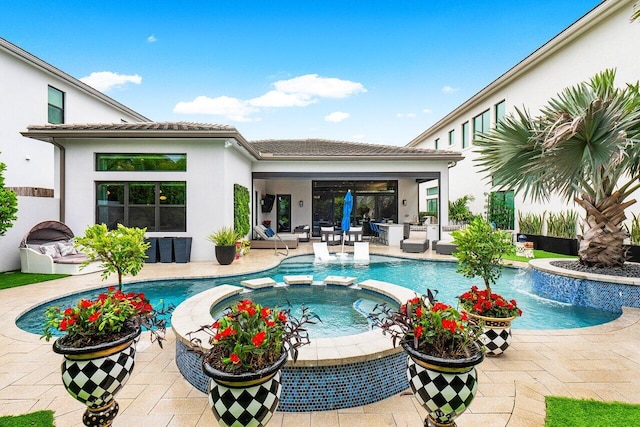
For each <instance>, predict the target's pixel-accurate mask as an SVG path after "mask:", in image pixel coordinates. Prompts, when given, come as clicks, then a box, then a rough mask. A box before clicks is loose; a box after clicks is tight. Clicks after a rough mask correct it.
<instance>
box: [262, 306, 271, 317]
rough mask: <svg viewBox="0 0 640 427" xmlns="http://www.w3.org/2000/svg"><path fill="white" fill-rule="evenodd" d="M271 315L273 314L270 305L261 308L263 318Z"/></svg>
mask: <svg viewBox="0 0 640 427" xmlns="http://www.w3.org/2000/svg"><path fill="white" fill-rule="evenodd" d="M270 315H271V309H270V308H269V307H263V308H262V309H261V310H260V317H262V318H263V319H266V318H267V317H269V316H270Z"/></svg>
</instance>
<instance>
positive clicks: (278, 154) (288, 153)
mask: <svg viewBox="0 0 640 427" xmlns="http://www.w3.org/2000/svg"><path fill="white" fill-rule="evenodd" d="M249 145H251V146H252V147H253V149H254V150H255V151H256V152H258V153H259V154H260V157H261V158H272V159H274V158H279V159H290V158H309V159H313V158H316V159H318V158H334V159H335V158H353V157H369V158H375V157H379V158H386V159H388V158H389V157H402V158H429V159H434V160H435V159H442V160H444V159H445V158H447V159H448V158H450V157H455V158H458V159H462V156H461V155H460V153H458V152H455V151H446V150H433V149H428V148H415V147H406V146H405V147H398V146H394V145H380V144H367V143H361V142H347V141H331V140H326V139H290V140H275V139H270V140H261V141H249Z"/></svg>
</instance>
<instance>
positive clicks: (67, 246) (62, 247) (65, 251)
mask: <svg viewBox="0 0 640 427" xmlns="http://www.w3.org/2000/svg"><path fill="white" fill-rule="evenodd" d="M56 247H57V248H58V251H60V256H67V255H75V254H77V253H78V251H77V250H76V248H74V247H73V243H71V242H58V243H56Z"/></svg>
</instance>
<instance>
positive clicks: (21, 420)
mask: <svg viewBox="0 0 640 427" xmlns="http://www.w3.org/2000/svg"><path fill="white" fill-rule="evenodd" d="M54 425H55V424H54V423H53V411H36V412H31V413H29V414H23V415H5V416H3V417H0V426H2V427H33V426H38V427H53V426H54Z"/></svg>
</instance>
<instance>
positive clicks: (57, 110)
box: [48, 86, 64, 125]
mask: <svg viewBox="0 0 640 427" xmlns="http://www.w3.org/2000/svg"><path fill="white" fill-rule="evenodd" d="M48 106H49V112H48V117H49V118H48V122H49V123H51V124H53V125H59V124H62V123H64V92H62V91H59V90H58V89H56V88H55V87H51V86H49V93H48Z"/></svg>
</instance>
